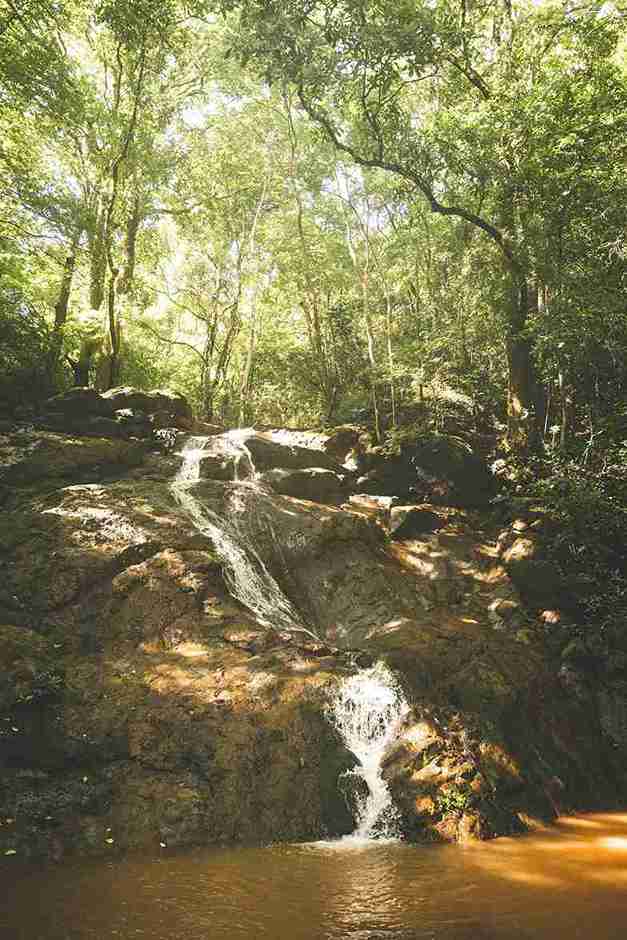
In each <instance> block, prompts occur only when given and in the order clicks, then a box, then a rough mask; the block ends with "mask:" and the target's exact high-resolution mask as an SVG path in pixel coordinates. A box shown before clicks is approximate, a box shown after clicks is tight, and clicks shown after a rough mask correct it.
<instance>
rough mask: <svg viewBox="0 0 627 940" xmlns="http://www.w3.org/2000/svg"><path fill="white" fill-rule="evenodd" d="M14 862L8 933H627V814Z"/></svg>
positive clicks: (420, 937)
mask: <svg viewBox="0 0 627 940" xmlns="http://www.w3.org/2000/svg"><path fill="white" fill-rule="evenodd" d="M2 862H3V864H2V867H1V868H0V895H1V897H2V904H1V905H0V937H2V938H3V940H5V938H6V940H114V938H115V940H144V938H146V940H179V938H180V940H213V938H216V940H222V938H224V940H231V938H233V940H236V938H245V940H257V938H269V940H270V938H271V940H506V938H508V940H510V938H523V940H524V938H533V940H544V938H552V940H562V938H568V940H573V938H578V937H581V938H594V940H610V938H612V940H613V938H619V937H624V936H625V935H626V930H627V928H626V926H625V925H626V924H627V814H624V815H619V814H612V815H610V814H597V815H590V816H579V817H573V818H565V819H562V820H560V822H559V823H558V824H557V825H555V826H552V827H550V828H547V829H544V830H542V831H539V832H535V833H532V834H529V835H526V836H523V837H518V838H516V839H510V838H501V839H497V840H494V841H492V842H489V843H477V844H472V845H470V846H468V847H458V846H416V845H408V844H404V843H402V842H394V841H363V842H361V843H359V842H358V841H356V840H355V839H352V840H348V841H339V842H335V843H324V842H322V843H313V844H308V845H274V846H269V847H266V848H237V849H226V848H225V849H198V850H195V851H185V852H175V851H171V850H169V849H164V850H162V854H161V855H159V856H152V857H145V856H134V857H129V858H124V859H121V858H116V857H113V856H112V858H111V859H110V860H106V861H103V860H98V861H90V860H86V859H80V860H76V861H72V862H69V863H68V862H66V863H63V864H59V865H52V866H51V865H47V866H35V865H25V864H23V863H21V862H20V861H19V859H18V858H11V859H3V860H2Z"/></svg>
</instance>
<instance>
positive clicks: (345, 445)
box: [322, 424, 364, 464]
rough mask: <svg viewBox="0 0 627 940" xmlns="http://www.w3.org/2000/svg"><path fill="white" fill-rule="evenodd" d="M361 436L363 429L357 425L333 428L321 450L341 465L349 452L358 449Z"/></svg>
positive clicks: (343, 425)
mask: <svg viewBox="0 0 627 940" xmlns="http://www.w3.org/2000/svg"><path fill="white" fill-rule="evenodd" d="M363 434H364V429H363V428H360V427H358V426H357V425H354V424H342V425H340V426H339V427H337V428H333V430H332V431H331V432H330V434H329V436H328V437H327V439H326V441H325V442H324V444H323V445H322V449H323V450H324V452H325V454H327V455H328V456H329V457H331V458H332V459H333V460H336V461H337V462H338V463H342V464H343V463H344V461H345V460H346V458H347V457H348V455H349V454H350V453H351V451H353V450H355V448H356V447H358V445H359V442H360V440H361V438H362V436H363Z"/></svg>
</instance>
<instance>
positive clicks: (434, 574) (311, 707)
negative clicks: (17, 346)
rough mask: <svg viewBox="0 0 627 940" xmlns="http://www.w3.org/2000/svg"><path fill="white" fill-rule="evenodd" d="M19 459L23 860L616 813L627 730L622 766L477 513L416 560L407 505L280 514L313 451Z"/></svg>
mask: <svg viewBox="0 0 627 940" xmlns="http://www.w3.org/2000/svg"><path fill="white" fill-rule="evenodd" d="M264 435H265V436H264ZM352 436H353V437H354V435H352ZM344 437H347V436H346V435H344ZM350 437H351V435H348V438H350ZM258 440H261V441H263V443H262V444H260V445H259V446H258V447H257V448H256V450H257V452H256V453H255V444H254V443H253V442H254V441H258ZM296 441H298V443H296ZM251 443H252V446H251ZM268 443H269V444H270V448H268V447H267V445H268ZM345 443H346V441H345V442H344V443H343V444H342V447H344V446H345ZM0 444H1V445H2V448H3V462H4V466H5V468H6V471H5V475H4V477H3V479H2V481H0V487H1V495H2V499H3V500H4V508H5V512H4V515H3V523H4V524H3V525H2V526H0V656H1V657H2V671H3V674H2V681H1V682H0V767H1V770H2V772H1V774H0V819H2V820H6V819H11V820H14V822H12V823H11V824H10V825H9V824H6V825H2V826H0V858H2V857H4V856H3V854H2V853H3V851H16V853H17V854H18V857H24V856H29V855H30V856H46V855H52V856H53V857H55V858H58V857H60V856H61V855H63V854H73V853H93V854H101V853H103V852H108V851H109V842H108V840H109V839H110V838H114V841H115V846H116V848H117V849H119V850H120V851H124V850H127V849H129V850H130V849H137V848H142V849H151V848H154V847H155V846H158V845H159V842H160V841H165V842H167V843H168V845H189V844H195V843H201V844H203V843H205V844H206V843H212V842H213V843H221V842H239V843H250V842H265V841H281V840H285V841H310V840H314V839H322V838H336V837H339V836H343V835H348V834H350V833H352V832H354V831H355V829H356V828H357V830H358V831H359V830H362V831H365V832H370V834H374V835H377V834H381V833H382V832H383V831H384V829H385V826H384V823H385V820H386V819H387V822H388V823H389V822H390V819H392V821H393V817H387V816H386V813H385V812H383V815H382V814H381V813H380V811H379V809H377V807H378V806H383V807H384V808H385V806H389V803H388V802H387V801H388V798H389V794H391V796H392V799H393V803H394V805H395V806H396V808H397V811H398V815H397V816H396V825H397V826H398V830H399V831H400V832H401V833H402V835H403V836H404V837H405V838H407V839H412V840H421V841H422V840H427V841H429V840H434V839H437V840H443V839H448V840H455V839H464V838H467V837H476V838H485V837H490V836H493V835H496V834H499V833H505V832H513V831H517V830H520V829H522V828H524V825H525V820H526V819H527V818H536V819H537V818H539V819H550V818H552V817H553V816H554V815H555V814H556V813H557V812H565V811H568V810H571V809H575V808H594V807H601V806H608V807H609V806H611V805H615V803H616V800H617V799H618V794H619V793H621V792H622V791H621V789H620V787H621V786H622V784H621V783H620V781H621V779H622V778H621V774H622V773H623V769H622V768H623V767H624V764H622V763H621V760H622V757H621V754H622V751H621V750H620V748H622V747H623V744H622V743H621V742H622V740H623V738H622V732H621V731H620V728H621V727H622V725H621V721H620V720H619V719H620V714H619V712H618V711H617V709H616V708H615V707H614V705H613V704H612V703H610V704H611V709H610V707H609V705H608V707H607V708H605V709H604V710H603V711H602V720H603V722H604V725H603V727H604V728H605V729H606V734H610V731H611V735H610V737H611V744H608V739H607V738H606V737H604V736H603V734H602V731H601V727H600V724H599V721H598V719H597V717H596V716H597V711H598V702H597V700H596V698H594V694H595V693H594V690H592V691H589V690H587V689H585V688H584V689H583V690H579V689H578V690H577V694H576V695H573V694H571V691H569V688H568V687H567V684H566V683H565V682H564V681H563V677H561V676H560V675H558V674H557V671H556V669H555V666H554V663H553V661H552V659H551V655H550V651H548V652H547V648H546V646H545V643H544V638H543V634H542V632H541V629H540V628H539V627H538V625H537V624H535V625H534V622H533V621H532V620H530V619H529V617H528V614H527V612H526V611H525V610H524V608H523V607H522V606H520V605H519V610H518V612H517V614H516V616H511V617H509V618H508V619H507V622H505V620H504V618H503V617H501V616H500V614H499V616H496V613H498V611H496V609H495V607H494V604H495V601H498V603H499V604H500V607H499V608H498V609H499V611H500V610H501V608H502V607H503V603H504V602H507V604H509V605H510V606H511V605H512V604H514V603H515V602H516V595H515V591H514V589H513V587H512V584H511V582H510V580H509V578H508V576H507V572H506V569H505V566H504V565H501V564H499V559H498V555H497V548H496V545H495V544H494V538H493V536H491V535H490V534H489V533H488V532H487V531H485V530H484V529H483V528H482V525H481V520H480V518H479V517H478V515H476V514H471V513H467V512H466V511H465V510H462V509H456V508H454V507H451V506H446V507H444V508H443V507H439V508H438V507H433V506H429V505H424V506H421V507H420V511H421V513H433V514H434V516H437V518H438V519H439V520H440V521H441V522H442V526H441V527H439V528H438V531H437V532H428V531H420V530H421V529H423V528H424V527H422V526H419V527H416V528H414V529H412V530H411V532H410V533H409V534H407V535H406V537H404V538H397V539H395V540H390V539H389V538H388V536H387V534H386V533H387V531H389V526H390V516H391V511H392V510H393V509H394V505H395V499H394V498H393V497H387V498H386V497H382V496H381V494H379V495H378V496H377V495H375V496H369V497H364V496H361V497H356V496H353V498H352V499H351V501H350V502H348V501H347V502H345V503H343V504H341V505H338V504H334V505H330V504H328V503H324V502H314V501H308V500H306V499H303V498H294V497H291V496H288V495H282V494H280V493H277V492H276V491H275V490H273V489H272V488H271V487H270V486H268V484H267V482H265V481H264V472H265V471H264V470H263V469H262V467H260V466H259V465H258V463H257V461H258V458H259V454H261V453H262V451H263V452H264V453H265V454H266V455H270V451H271V460H272V461H279V462H280V461H283V460H284V459H285V461H286V463H285V465H284V466H283V467H281V466H280V463H279V466H278V469H283V470H285V472H301V470H302V471H307V470H308V469H311V468H316V467H319V468H324V454H323V452H322V450H321V446H322V445H321V439H318V438H317V437H316V436H313V435H308V434H306V433H305V432H298V436H297V438H295V437H294V432H286V433H285V434H283V433H279V432H277V431H273V432H264V433H263V434H258V433H257V432H251V431H250V430H243V431H240V432H228V433H220V434H207V435H204V436H203V437H201V438H196V439H193V438H189V439H187V440H181V439H180V438H179V439H178V440H176V443H175V445H174V446H175V447H176V449H178V450H179V451H180V453H179V455H178V456H177V455H175V454H172V453H170V454H164V453H163V452H162V451H161V452H159V451H157V450H154V451H152V452H149V453H147V450H148V446H147V445H146V444H143V443H138V442H135V441H131V442H121V441H113V440H104V441H101V440H99V439H86V438H79V439H76V438H73V437H68V436H64V435H60V434H48V433H42V432H37V431H35V432H33V431H29V432H27V433H26V432H20V433H17V434H9V435H7V436H6V448H5V439H4V438H3V439H2V441H1V442H0ZM296 446H297V447H299V448H300V450H299V451H297V452H296V458H295V459H296V460H297V462H300V461H302V462H303V464H304V466H303V467H302V468H300V469H296V470H294V468H293V467H290V464H289V461H291V460H292V459H293V458H294V451H293V449H292V448H293V447H296ZM321 455H322V462H320V458H321ZM268 459H270V458H268ZM46 466H48V467H49V472H47V470H46ZM331 472H332V473H335V472H338V473H339V472H340V471H338V470H337V469H336V470H331ZM341 472H342V474H343V472H344V471H341ZM348 492H350V490H349V491H348ZM423 518H425V517H424V516H423ZM429 519H431V517H429ZM432 521H435V520H432ZM400 534H401V535H402V532H401V533H400ZM512 592H513V593H512ZM512 598H514V599H512ZM378 660H381V661H382V663H379V664H378V665H377V666H376V667H374V669H373V671H371V664H372V663H373V662H377V661H378ZM356 662H357V663H359V664H360V665H361V667H362V670H363V671H362V672H359V673H357V674H355V663H356ZM383 664H385V665H383ZM387 670H392V672H393V673H394V675H395V676H397V677H398V682H399V685H396V683H395V682H394V681H392V680H391V679H390V673H389V672H387ZM368 676H370V678H369V679H368V681H367V683H366V685H367V689H364V687H363V685H362V686H360V683H363V682H364V677H366V678H367V677H368ZM401 687H402V689H403V693H404V696H405V699H404V700H403V699H402V697H401V696H400V692H399V689H400V688H401ZM360 689H361V692H367V694H366V695H365V700H366V701H369V702H370V704H371V705H373V708H372V711H371V712H367V713H365V712H364V710H363V709H361V705H360V706H359V707H357V705H356V704H355V702H356V697H357V698H358V699H359V702H362V699H361V698H359V695H360V694H361V692H360V691H359V690H360ZM342 690H343V691H342ZM377 690H378V691H377ZM368 696H370V698H368ZM405 700H406V703H407V704H408V705H409V711H408V712H407V713H405V711H404V708H405V706H404V704H403V701H405ZM330 702H334V703H339V702H342V708H343V709H344V711H343V714H344V717H345V719H346V720H345V721H343V723H342V727H340V725H339V724H337V725H336V724H335V723H334V721H330V720H329V710H328V706H329V703H330ZM351 702H352V703H353V706H352V709H351V705H350V703H351ZM334 707H335V706H334ZM338 708H339V704H338ZM610 712H611V715H610ZM358 715H359V716H360V717H359V722H357V725H351V721H352V719H353V718H354V719H355V720H356V719H357V716H358ZM377 715H379V718H377V717H376V716H377ZM610 717H611V721H610ZM401 719H402V720H401ZM369 722H371V723H372V722H373V723H374V724H373V725H372V727H371V731H372V737H371V738H369V737H368V735H369V734H370V732H369V731H368V730H367V729H368V727H369ZM342 728H344V729H345V730H346V731H347V734H348V732H350V734H349V735H348V736H349V737H350V736H351V735H352V738H351V740H353V744H350V743H348V739H347V738H346V739H345V738H343V733H344V732H343V731H342ZM359 728H361V729H362V730H361V731H360V732H359V733H358V730H359ZM364 729H366V730H365V731H364ZM341 731H342V733H340V732H341ZM353 732H354V733H353ZM619 732H620V733H619ZM360 734H361V737H360ZM355 736H356V743H355ZM373 754H374V756H373ZM358 761H361V762H362V765H363V767H362V768H361V769H360V770H359V771H356V772H351V771H355V767H356V765H357V762H358ZM347 771H349V773H347ZM371 771H372V778H371V779H369V775H370V773H371ZM365 780H368V787H369V788H368V792H366V783H365V782H364V781H365ZM383 781H385V784H384V783H383ZM386 785H387V787H388V788H389V794H388V793H387V791H386V789H385V786H386ZM349 791H350V792H349ZM347 792H349V795H350V799H349V800H348V801H347V800H346V799H345V798H344V795H343V794H345V793H347ZM377 801H379V802H377ZM364 827H365V829H364Z"/></svg>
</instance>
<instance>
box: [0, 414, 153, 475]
mask: <svg viewBox="0 0 627 940" xmlns="http://www.w3.org/2000/svg"><path fill="white" fill-rule="evenodd" d="M100 420H107V419H104V418H103V419H100ZM144 454H145V450H144V445H142V444H141V443H139V442H137V441H124V440H109V439H106V438H100V437H79V438H73V437H67V436H66V435H62V434H52V433H49V432H47V431H31V432H19V433H16V434H11V435H7V436H0V483H4V484H7V485H18V486H19V485H21V484H27V483H32V482H34V481H35V480H42V479H45V478H59V477H70V478H71V477H74V478H78V477H80V476H81V475H82V474H83V473H85V472H87V471H92V470H93V471H94V473H97V474H98V475H99V474H100V472H101V471H102V470H104V469H113V468H118V469H125V468H128V467H136V466H138V465H139V464H141V463H142V462H143V459H144Z"/></svg>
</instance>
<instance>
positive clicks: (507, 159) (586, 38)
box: [0, 0, 627, 451]
mask: <svg viewBox="0 0 627 940" xmlns="http://www.w3.org/2000/svg"><path fill="white" fill-rule="evenodd" d="M625 36H626V31H625V14H624V10H622V9H621V8H620V7H619V5H617V4H615V3H613V2H603V3H601V2H599V0H584V2H583V3H578V4H570V3H565V2H561V0H560V2H558V0H541V2H538V0H536V2H531V0H485V2H484V0H482V2H478V0H472V2H471V0H456V2H454V3H453V2H450V0H430V2H422V0H403V2H398V0H395V2H381V0H339V2H334V3H327V2H325V0H308V2H307V3H302V2H300V0H299V2H295V0H294V2H292V0H239V2H238V0H224V2H222V3H218V2H215V3H210V2H206V3H202V2H179V0H169V2H168V3H165V4H164V3H158V4H157V3H155V2H153V0H142V2H141V3H137V2H133V3H131V2H129V0H107V2H102V0H101V2H93V0H65V2H62V3H49V2H47V0H29V2H26V3H19V4H18V3H17V2H16V0H1V2H0V43H1V46H2V55H0V127H1V131H2V138H1V139H2V143H1V145H0V164H1V166H2V183H1V184H0V383H1V385H2V391H3V395H4V398H5V402H6V406H7V408H9V407H15V406H17V405H20V404H21V405H24V403H25V402H26V403H28V401H31V402H32V405H33V407H35V408H36V405H37V402H38V401H39V400H41V398H43V397H45V396H46V395H49V394H50V393H51V392H53V391H55V390H58V389H61V388H63V387H65V386H66V385H68V384H71V383H72V382H78V383H81V384H94V385H96V386H97V387H100V388H106V387H110V386H111V385H115V384H120V383H129V384H135V385H139V386H148V385H172V386H174V387H176V388H178V389H180V390H181V391H183V392H185V393H186V394H187V395H188V396H189V397H190V399H191V400H192V402H193V403H194V406H195V408H196V409H197V412H198V414H199V415H200V416H202V417H205V418H207V419H210V420H215V421H220V422H224V423H225V424H246V423H251V422H257V423H261V424H272V423H281V424H293V425H304V424H308V425H314V424H321V423H322V424H324V423H331V422H337V421H347V420H353V419H355V418H356V417H359V416H361V417H362V418H364V417H365V418H366V419H367V420H368V421H371V422H372V423H373V426H374V427H375V429H376V433H377V435H378V436H382V435H383V434H385V433H386V430H389V429H390V428H393V427H394V426H396V425H397V424H399V422H402V421H403V420H404V416H408V415H409V416H413V418H414V419H420V420H423V419H424V420H427V421H430V422H431V423H434V424H435V425H437V426H438V427H441V428H444V427H446V424H447V421H454V422H457V424H459V421H460V420H463V421H465V422H466V424H467V425H468V427H472V428H473V429H474V431H475V432H482V433H495V434H499V433H505V432H507V438H508V441H509V446H510V447H514V448H515V449H518V450H520V451H525V450H529V449H531V450H534V449H535V450H537V449H538V448H542V447H553V448H562V450H568V449H569V448H575V449H577V448H578V447H579V449H580V450H581V449H583V448H585V447H590V446H593V445H594V444H595V442H596V441H599V440H606V439H607V440H609V439H616V438H620V436H621V435H622V434H623V433H624V429H625V423H626V422H627V416H626V414H625V374H626V369H625V366H626V349H627V317H626V316H625V313H626V310H625V257H626V250H627V249H626V237H625V220H624V209H623V207H624V205H625V201H626V197H627V192H626V190H627V174H626V173H625V169H626V163H627V160H626V147H627V144H626V143H625V142H626V141H627V82H626V71H627V65H626V62H627V58H626V55H627V52H626V50H627V44H626V41H625ZM421 416H422V417H421Z"/></svg>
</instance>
